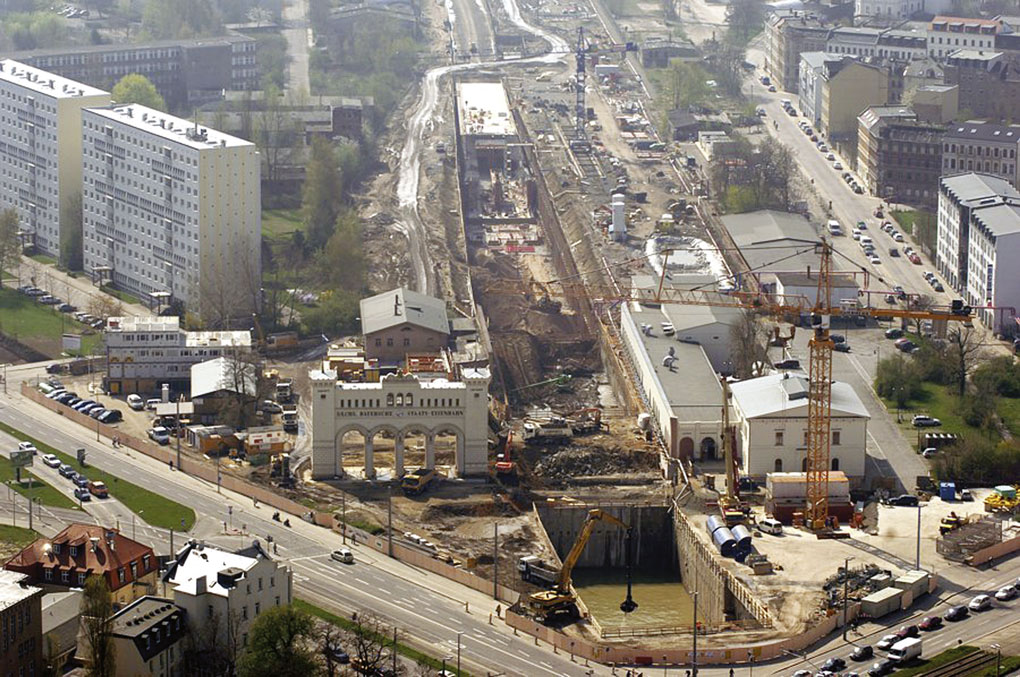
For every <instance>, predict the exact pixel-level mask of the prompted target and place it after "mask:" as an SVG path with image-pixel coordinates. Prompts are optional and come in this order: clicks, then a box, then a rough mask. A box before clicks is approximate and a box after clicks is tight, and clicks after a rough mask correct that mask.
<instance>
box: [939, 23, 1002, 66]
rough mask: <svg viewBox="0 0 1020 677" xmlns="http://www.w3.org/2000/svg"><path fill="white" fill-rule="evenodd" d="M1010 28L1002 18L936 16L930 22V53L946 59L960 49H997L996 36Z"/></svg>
mask: <svg viewBox="0 0 1020 677" xmlns="http://www.w3.org/2000/svg"><path fill="white" fill-rule="evenodd" d="M1004 29H1008V26H1007V25H1006V24H1004V23H1003V21H1002V20H1001V19H969V18H963V17H956V16H942V15H939V16H936V17H935V18H934V19H932V20H931V23H929V24H928V53H929V54H930V55H931V56H933V57H935V58H936V59H944V58H946V57H947V56H949V55H950V54H952V53H953V52H955V51H957V50H960V49H969V50H983V51H989V50H994V49H995V36H996V35H998V34H999V33H1001V32H1003V30H1004Z"/></svg>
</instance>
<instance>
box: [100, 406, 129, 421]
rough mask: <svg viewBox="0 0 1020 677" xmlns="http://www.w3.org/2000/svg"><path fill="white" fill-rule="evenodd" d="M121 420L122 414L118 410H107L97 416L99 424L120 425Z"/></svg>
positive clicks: (122, 418)
mask: <svg viewBox="0 0 1020 677" xmlns="http://www.w3.org/2000/svg"><path fill="white" fill-rule="evenodd" d="M123 420H124V414H122V413H121V411H120V409H107V410H106V411H104V412H103V413H102V414H100V415H99V421H100V422H101V423H120V422H121V421H123Z"/></svg>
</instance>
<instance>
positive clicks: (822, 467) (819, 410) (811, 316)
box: [486, 239, 972, 536]
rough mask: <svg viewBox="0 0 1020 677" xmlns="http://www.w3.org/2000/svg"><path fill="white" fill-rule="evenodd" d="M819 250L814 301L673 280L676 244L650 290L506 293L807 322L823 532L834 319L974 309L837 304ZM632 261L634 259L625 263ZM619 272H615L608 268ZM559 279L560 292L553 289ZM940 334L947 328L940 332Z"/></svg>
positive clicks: (811, 516) (953, 317) (921, 316)
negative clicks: (723, 309)
mask: <svg viewBox="0 0 1020 677" xmlns="http://www.w3.org/2000/svg"><path fill="white" fill-rule="evenodd" d="M811 247H812V248H813V249H814V251H815V252H817V253H818V254H819V258H820V264H819V266H818V272H817V276H816V277H817V280H818V286H817V293H816V297H815V299H814V301H812V300H811V299H809V298H807V297H806V296H804V295H800V294H796V295H791V294H773V293H766V292H764V291H762V290H761V289H760V287H758V286H757V285H756V284H755V283H753V282H749V283H748V284H750V285H752V286H754V287H758V288H755V289H752V290H751V291H738V290H734V291H729V292H726V293H720V292H717V291H712V290H705V289H681V288H677V287H672V286H670V285H667V284H666V281H667V277H666V271H667V270H668V269H669V265H668V264H669V256H670V254H671V253H672V251H673V250H663V251H662V252H660V254H661V255H662V257H663V263H662V267H661V270H662V272H661V274H660V276H659V284H658V285H657V286H654V287H648V288H634V287H630V288H629V289H628V291H627V292H622V291H620V289H619V288H618V287H617V286H615V285H608V286H606V287H602V288H600V287H598V286H597V285H594V284H592V285H589V284H587V283H586V282H585V281H584V279H583V278H579V277H578V276H572V277H568V278H564V279H561V280H550V281H546V282H541V281H537V280H533V281H529V282H527V283H523V284H526V285H530V286H529V287H527V288H524V289H522V288H521V287H522V282H521V281H519V280H514V281H509V282H508V283H507V285H508V288H507V289H506V293H509V294H513V295H515V296H523V297H525V298H543V297H546V296H549V297H553V296H558V297H561V298H579V299H586V300H587V301H588V302H591V303H594V304H596V305H603V304H605V305H611V304H619V303H625V302H637V303H646V304H660V305H661V304H663V303H675V304H680V305H690V306H713V307H728V308H743V309H746V310H749V311H754V312H757V313H761V314H764V315H769V316H772V317H774V318H777V319H780V320H784V321H786V320H798V321H799V320H800V319H801V318H802V317H804V318H805V320H806V326H808V328H809V331H810V332H811V339H810V341H809V342H808V347H809V355H810V369H809V375H808V383H809V398H808V416H807V419H808V425H807V459H806V460H807V464H806V465H807V500H806V505H805V510H804V524H805V526H807V527H808V528H809V529H812V530H814V531H816V532H817V533H818V534H819V536H824V535H829V534H831V533H832V531H831V521H830V520H829V496H828V493H829V488H828V477H829V475H828V473H829V467H830V451H831V450H830V444H831V440H832V435H831V423H832V419H831V417H832V353H833V347H834V345H835V343H834V342H833V341H832V339H831V338H830V336H829V326H830V322H831V320H832V318H833V317H846V318H850V319H854V320H857V319H861V320H865V319H866V318H901V319H908V320H931V321H932V322H933V323H934V322H938V323H944V322H950V321H951V322H964V323H967V322H969V321H970V320H971V315H972V311H971V307H970V306H967V305H965V304H964V302H963V301H961V300H955V301H952V303H951V304H950V305H949V306H936V307H932V308H929V309H922V308H900V307H881V308H870V307H866V306H863V305H862V304H860V303H853V304H849V303H847V304H843V303H838V304H833V303H832V273H831V269H832V256H833V254H832V245H831V244H830V243H829V242H828V241H827V240H825V239H822V241H821V242H819V243H817V244H815V245H811ZM623 265H628V264H623ZM608 272H611V271H608ZM551 285H556V286H557V287H559V288H560V291H558V292H553V291H551V290H550V286H551ZM499 286H500V283H498V282H497V283H494V284H491V285H489V287H488V288H487V289H486V293H489V294H492V293H500V291H501V290H499V289H498V287H499ZM936 333H939V332H936Z"/></svg>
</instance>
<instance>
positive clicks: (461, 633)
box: [457, 632, 464, 677]
mask: <svg viewBox="0 0 1020 677" xmlns="http://www.w3.org/2000/svg"><path fill="white" fill-rule="evenodd" d="M463 634H464V633H463V632H458V633H457V677H460V636H461V635H463Z"/></svg>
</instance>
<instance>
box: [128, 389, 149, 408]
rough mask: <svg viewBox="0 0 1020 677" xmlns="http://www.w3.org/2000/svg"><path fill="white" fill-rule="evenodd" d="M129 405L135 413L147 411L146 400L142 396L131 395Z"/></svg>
mask: <svg viewBox="0 0 1020 677" xmlns="http://www.w3.org/2000/svg"><path fill="white" fill-rule="evenodd" d="M127 405H128V406H129V407H131V408H132V409H134V410H135V411H141V410H142V409H145V400H143V399H142V396H141V395H137V394H135V393H131V394H130V395H128V396H127Z"/></svg>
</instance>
